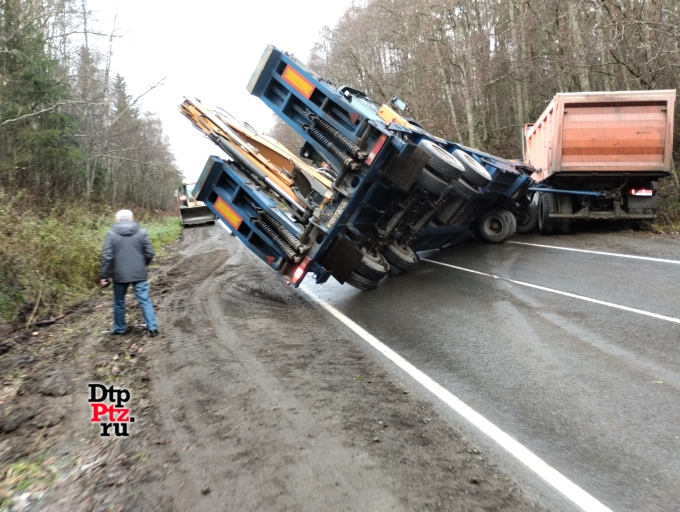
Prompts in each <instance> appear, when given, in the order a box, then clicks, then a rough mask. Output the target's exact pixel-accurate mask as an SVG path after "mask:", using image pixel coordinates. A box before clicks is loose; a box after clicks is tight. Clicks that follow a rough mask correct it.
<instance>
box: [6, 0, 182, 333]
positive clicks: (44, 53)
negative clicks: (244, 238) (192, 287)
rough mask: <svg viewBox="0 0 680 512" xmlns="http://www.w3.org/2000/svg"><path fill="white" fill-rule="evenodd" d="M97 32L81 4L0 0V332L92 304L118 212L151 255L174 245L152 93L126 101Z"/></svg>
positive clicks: (173, 173) (78, 0) (165, 146)
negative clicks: (152, 249)
mask: <svg viewBox="0 0 680 512" xmlns="http://www.w3.org/2000/svg"><path fill="white" fill-rule="evenodd" d="M94 21H95V20H94V16H93V14H92V13H91V12H90V10H89V9H88V6H87V3H86V0H0V322H1V321H2V320H6V319H14V320H17V319H18V320H19V321H21V322H22V323H23V322H26V325H27V326H28V325H29V324H30V321H31V320H32V319H33V318H34V317H36V316H40V315H41V314H44V315H48V314H56V313H59V312H60V311H63V308H64V307H66V306H68V305H69V304H73V303H74V302H77V301H79V300H82V299H84V298H85V297H87V296H88V294H91V293H92V291H93V290H95V289H96V283H97V270H98V269H97V262H98V259H99V255H100V252H101V246H102V244H103V241H104V236H105V234H106V230H107V229H108V227H109V226H110V225H111V223H112V222H113V212H114V211H115V210H117V209H119V208H122V207H125V208H130V209H132V210H133V211H135V214H136V215H137V217H138V218H140V219H142V220H143V221H144V222H143V226H144V227H145V228H146V229H147V231H148V232H149V235H150V236H151V239H152V242H154V243H155V244H156V246H157V248H158V249H160V248H161V247H162V245H163V243H167V242H168V241H171V240H173V239H175V238H176V237H177V235H178V234H179V230H180V225H179V222H178V221H177V220H176V219H175V212H174V209H175V208H176V199H175V198H174V196H173V193H174V191H175V190H176V189H177V187H178V185H179V184H180V183H181V178H182V176H181V173H180V172H179V171H178V170H177V169H176V166H175V162H174V157H173V155H172V152H171V150H170V146H169V142H168V140H167V137H166V136H165V135H164V133H163V127H162V125H161V122H160V120H159V119H158V118H157V117H156V116H154V115H153V114H151V113H148V112H146V111H144V110H143V106H142V102H141V100H142V99H143V97H144V95H145V94H147V93H150V92H152V90H153V88H154V87H155V86H154V87H151V88H150V89H149V90H147V91H138V92H137V93H136V96H135V95H134V94H132V93H131V92H130V91H128V88H127V85H126V82H125V78H124V77H122V76H120V75H119V74H116V73H115V72H114V71H113V66H112V55H113V50H114V46H115V43H116V40H117V37H118V36H117V34H115V32H112V33H102V32H101V31H99V30H98V29H97V28H96V23H95V22H94ZM168 213H169V214H170V215H172V217H168Z"/></svg>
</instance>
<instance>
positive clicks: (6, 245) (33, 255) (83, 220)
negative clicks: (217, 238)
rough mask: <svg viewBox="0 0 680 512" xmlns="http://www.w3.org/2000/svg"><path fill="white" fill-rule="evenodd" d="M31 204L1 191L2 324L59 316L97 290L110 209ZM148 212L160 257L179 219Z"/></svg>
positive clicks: (145, 223)
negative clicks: (32, 317)
mask: <svg viewBox="0 0 680 512" xmlns="http://www.w3.org/2000/svg"><path fill="white" fill-rule="evenodd" d="M31 203H32V201H29V200H28V199H25V198H24V197H22V195H21V194H18V195H17V194H15V195H14V196H12V197H9V196H8V195H7V194H5V193H4V192H3V191H2V190H0V322H8V321H11V322H14V323H20V322H27V321H28V320H29V319H30V317H31V316H40V315H43V316H44V315H49V314H57V313H59V312H61V311H62V310H63V309H64V308H66V307H68V306H69V305H70V304H73V303H75V302H78V301H80V300H83V299H84V298H86V297H87V296H88V295H89V294H91V293H92V291H93V290H94V289H95V288H96V286H97V276H98V272H99V260H100V256H101V249H102V246H103V243H104V238H105V235H106V232H107V230H108V229H109V227H110V226H111V223H112V217H113V214H112V212H111V211H110V209H107V208H100V207H98V208H97V209H96V210H95V208H94V207H92V206H91V205H87V204H85V203H61V204H59V205H57V206H52V207H44V206H37V205H35V203H33V204H32V205H31ZM102 210H103V211H102ZM145 213H146V214H145V215H144V216H143V217H145V220H142V222H141V224H142V226H143V227H144V228H145V229H146V230H147V232H148V233H149V238H150V239H151V242H152V243H153V245H154V247H155V248H156V250H157V252H159V253H160V255H162V247H163V245H165V244H168V243H170V242H172V241H173V240H175V239H176V238H177V237H178V236H179V233H180V231H181V225H180V223H179V221H178V219H177V217H176V216H175V215H172V216H163V215H162V214H161V215H151V214H149V212H145Z"/></svg>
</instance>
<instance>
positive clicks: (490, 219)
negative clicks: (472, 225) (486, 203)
mask: <svg viewBox="0 0 680 512" xmlns="http://www.w3.org/2000/svg"><path fill="white" fill-rule="evenodd" d="M506 211H507V210H489V211H488V212H486V213H484V214H483V215H482V216H481V217H480V218H479V221H478V223H477V232H478V233H479V236H481V237H482V239H483V240H486V241H487V242H491V243H492V244H497V243H499V242H502V241H503V240H505V239H506V238H507V237H508V236H509V234H510V227H511V223H510V219H508V217H507V216H506V215H505V213H503V212H506Z"/></svg>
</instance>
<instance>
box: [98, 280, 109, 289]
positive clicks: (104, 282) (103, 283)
mask: <svg viewBox="0 0 680 512" xmlns="http://www.w3.org/2000/svg"><path fill="white" fill-rule="evenodd" d="M108 285H109V280H108V279H100V280H99V286H101V287H102V288H106V287H107V286H108Z"/></svg>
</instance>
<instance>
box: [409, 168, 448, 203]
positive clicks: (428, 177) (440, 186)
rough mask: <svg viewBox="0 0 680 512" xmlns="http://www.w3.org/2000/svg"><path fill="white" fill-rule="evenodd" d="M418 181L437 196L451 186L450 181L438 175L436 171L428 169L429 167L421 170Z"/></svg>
mask: <svg viewBox="0 0 680 512" xmlns="http://www.w3.org/2000/svg"><path fill="white" fill-rule="evenodd" d="M416 182H417V183H418V184H419V185H421V186H422V187H423V188H424V189H425V190H427V191H428V192H430V193H432V194H434V195H436V196H437V197H439V196H441V195H442V194H444V193H445V192H446V191H447V190H448V189H449V188H450V187H451V184H450V183H448V182H447V181H444V180H443V179H441V178H439V177H437V176H436V175H435V174H434V173H432V172H430V171H428V170H427V168H425V169H423V170H422V171H420V174H419V175H418V178H417V179H416Z"/></svg>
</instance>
